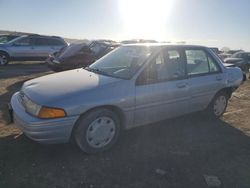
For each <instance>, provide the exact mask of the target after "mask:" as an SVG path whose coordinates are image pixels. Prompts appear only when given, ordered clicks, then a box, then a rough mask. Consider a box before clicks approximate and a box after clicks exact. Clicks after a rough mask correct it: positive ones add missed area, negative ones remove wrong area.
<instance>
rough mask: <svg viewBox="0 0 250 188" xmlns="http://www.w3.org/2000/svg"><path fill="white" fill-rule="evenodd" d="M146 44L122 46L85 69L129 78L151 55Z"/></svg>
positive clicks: (150, 49)
mask: <svg viewBox="0 0 250 188" xmlns="http://www.w3.org/2000/svg"><path fill="white" fill-rule="evenodd" d="M151 53H152V48H150V47H147V46H122V47H119V48H117V49H116V50H114V51H112V52H111V53H109V54H107V55H106V56H104V57H102V58H101V59H99V60H98V61H96V62H95V63H93V64H92V65H90V66H89V67H87V68H86V69H87V70H89V71H95V72H96V73H99V74H104V75H107V76H111V77H116V78H121V79H130V78H132V76H133V75H134V74H135V72H137V71H138V70H139V69H140V67H141V66H142V65H143V64H144V63H145V61H146V60H147V58H148V57H149V56H150V55H151Z"/></svg>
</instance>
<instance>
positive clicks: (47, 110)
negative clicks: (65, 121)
mask: <svg viewBox="0 0 250 188" xmlns="http://www.w3.org/2000/svg"><path fill="white" fill-rule="evenodd" d="M20 99H21V103H22V104H23V106H24V108H25V110H26V111H27V112H28V113H29V114H31V115H33V116H36V117H39V118H60V117H65V116H66V112H65V111H64V110H63V109H60V108H52V107H44V106H41V105H38V104H36V103H34V102H33V101H32V100H30V99H29V98H28V97H27V96H26V95H24V94H23V93H21V92H20Z"/></svg>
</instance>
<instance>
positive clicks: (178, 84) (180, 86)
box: [176, 82, 187, 88]
mask: <svg viewBox="0 0 250 188" xmlns="http://www.w3.org/2000/svg"><path fill="white" fill-rule="evenodd" d="M186 86H187V84H186V83H184V82H181V83H177V84H176V87H178V88H184V87H186Z"/></svg>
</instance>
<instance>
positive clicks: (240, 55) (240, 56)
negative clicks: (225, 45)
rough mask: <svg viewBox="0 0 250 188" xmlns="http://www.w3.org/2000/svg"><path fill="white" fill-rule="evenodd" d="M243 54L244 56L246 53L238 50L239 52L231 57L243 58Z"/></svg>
mask: <svg viewBox="0 0 250 188" xmlns="http://www.w3.org/2000/svg"><path fill="white" fill-rule="evenodd" d="M243 56H244V53H242V52H237V53H235V54H233V55H232V56H231V57H232V58H242V57H243Z"/></svg>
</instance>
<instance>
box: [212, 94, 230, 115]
mask: <svg viewBox="0 0 250 188" xmlns="http://www.w3.org/2000/svg"><path fill="white" fill-rule="evenodd" d="M226 105H227V99H226V97H225V96H219V97H218V98H217V99H216V100H215V102H214V114H215V115H216V116H220V115H221V114H222V113H223V112H224V110H225V108H226Z"/></svg>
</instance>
